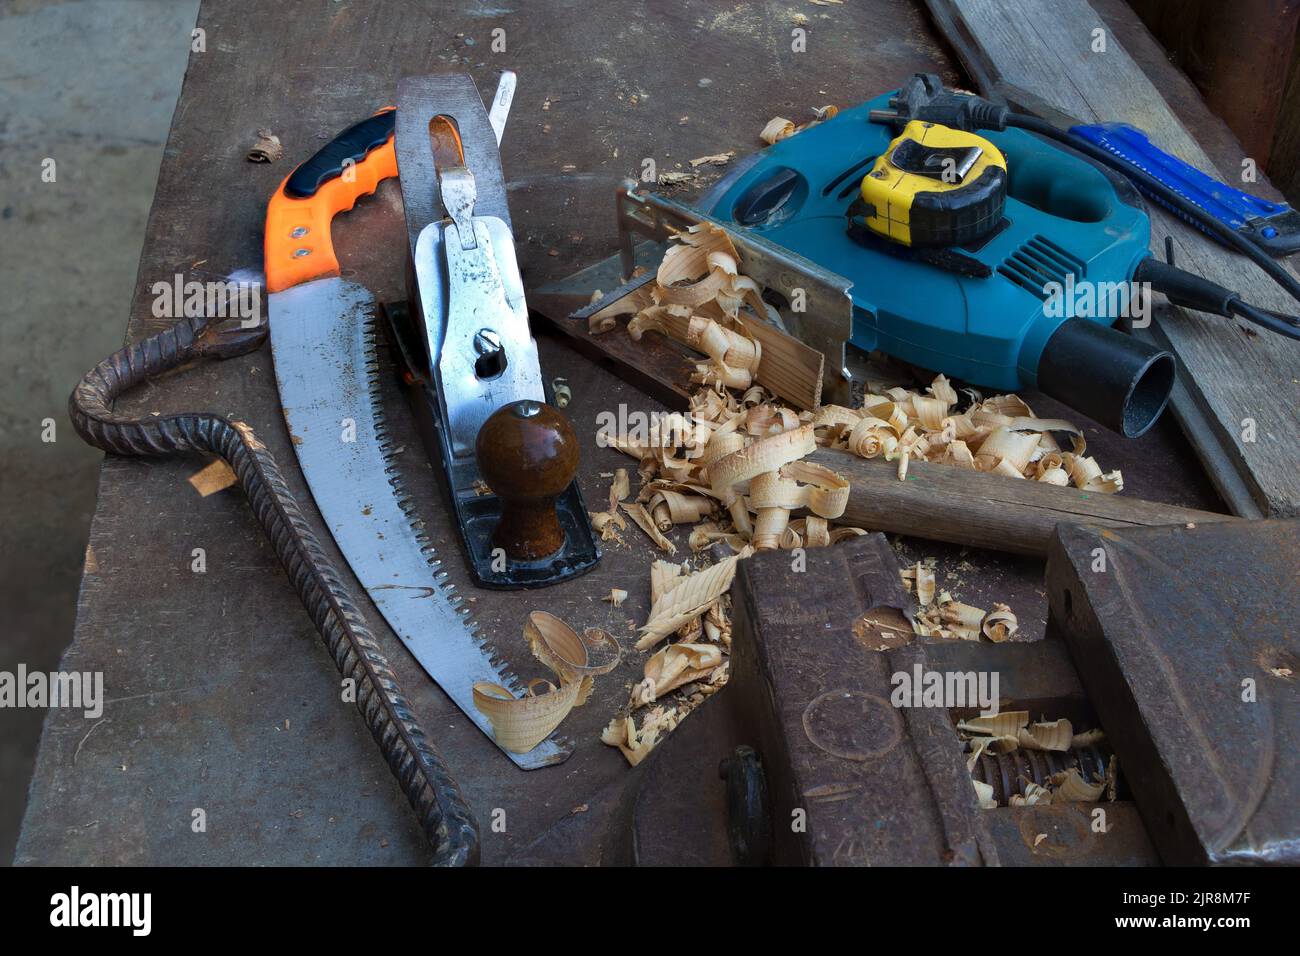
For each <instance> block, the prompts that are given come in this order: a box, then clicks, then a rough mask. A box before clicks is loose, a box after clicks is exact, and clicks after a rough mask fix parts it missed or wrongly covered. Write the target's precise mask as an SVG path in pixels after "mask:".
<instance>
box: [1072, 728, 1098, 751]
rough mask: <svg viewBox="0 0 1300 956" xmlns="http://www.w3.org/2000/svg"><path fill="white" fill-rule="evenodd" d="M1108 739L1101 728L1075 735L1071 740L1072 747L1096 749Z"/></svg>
mask: <svg viewBox="0 0 1300 956" xmlns="http://www.w3.org/2000/svg"><path fill="white" fill-rule="evenodd" d="M1105 739H1106V732H1105V731H1104V730H1102V729H1101V728H1100V727H1098V728H1095V729H1093V730H1085V731H1084V732H1083V733H1081V734H1075V735H1074V737H1073V738H1071V740H1070V746H1071V747H1095V746H1097V744H1099V743H1101V742H1102V741H1103V740H1105Z"/></svg>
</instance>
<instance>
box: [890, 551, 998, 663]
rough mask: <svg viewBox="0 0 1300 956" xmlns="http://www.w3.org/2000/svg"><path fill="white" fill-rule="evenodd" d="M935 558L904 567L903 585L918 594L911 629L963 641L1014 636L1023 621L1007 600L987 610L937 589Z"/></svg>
mask: <svg viewBox="0 0 1300 956" xmlns="http://www.w3.org/2000/svg"><path fill="white" fill-rule="evenodd" d="M935 563H936V562H935V560H934V559H933V558H928V559H926V560H925V561H918V562H916V564H915V565H913V566H912V567H910V568H903V569H902V570H901V572H900V573H901V574H902V577H903V587H904V588H906V589H907V590H908V592H909V593H912V594H914V595H915V596H916V602H917V604H918V605H919V606H920V607H919V610H918V611H917V613H916V615H915V617H914V618H913V620H912V630H913V632H914V633H916V634H919V635H921V636H922V637H940V638H946V639H957V640H963V641H978V640H979V639H980V637H981V635H982V636H983V637H985V638H987V639H988V640H990V641H992V642H993V643H995V644H1001V643H1002V642H1003V641H1005V640H1008V639H1009V638H1011V637H1012V636H1013V635H1014V634H1015V633H1016V631H1017V630H1019V628H1020V622H1019V621H1018V620H1017V618H1016V615H1015V614H1014V613H1013V612H1012V610H1011V608H1010V607H1008V606H1007V605H1005V604H997V603H995V604H994V605H993V610H991V611H985V610H983V609H982V608H978V607H975V606H974V605H971V604H964V603H962V602H961V601H958V600H956V599H955V598H954V597H953V596H952V594H950V593H949V592H948V591H938V592H937V593H936V587H935V576H934V566H935Z"/></svg>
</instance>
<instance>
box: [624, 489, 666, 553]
mask: <svg viewBox="0 0 1300 956" xmlns="http://www.w3.org/2000/svg"><path fill="white" fill-rule="evenodd" d="M619 507H620V508H622V509H623V511H624V512H626V513H627V516H628V517H629V518H631V519H632V523H633V524H635V525H636V526H637V527H638V528H640V529H641V530H642V531H644V532H645V533H646V535H647V536H648V537H649V538H650V540H651V541H653V542H654V543H655V545H656V546H657V547H659V548H660V549H662V550H664V551H667V552H668V553H669V554H676V553H677V545H675V544H673V543H672V542H671V541H669V540H668V539H667V538H665V537H664V535H663V532H662V531H660V530H659V527H658V525H656V524H655V523H654V519H653V518H651V517H650V513H649V512H648V511H646V510H645V505H643V504H641V503H640V502H639V501H624V502H623V503H622V504H621V505H619Z"/></svg>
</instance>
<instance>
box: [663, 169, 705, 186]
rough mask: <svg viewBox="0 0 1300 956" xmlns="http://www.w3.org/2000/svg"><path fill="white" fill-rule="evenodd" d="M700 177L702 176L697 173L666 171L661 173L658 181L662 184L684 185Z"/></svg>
mask: <svg viewBox="0 0 1300 956" xmlns="http://www.w3.org/2000/svg"><path fill="white" fill-rule="evenodd" d="M699 178H700V177H699V176H698V175H697V174H695V173H687V172H680V173H677V172H666V173H660V174H659V176H658V177H657V179H656V182H658V183H659V185H660V186H684V185H686V184H687V183H693V182H695V181H696V180H698V179H699Z"/></svg>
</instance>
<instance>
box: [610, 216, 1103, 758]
mask: <svg viewBox="0 0 1300 956" xmlns="http://www.w3.org/2000/svg"><path fill="white" fill-rule="evenodd" d="M675 238H676V239H677V240H678V244H677V245H674V246H672V247H670V249H669V250H668V252H667V254H666V255H665V257H664V260H663V262H662V263H661V265H660V267H659V270H658V273H657V275H656V281H654V282H651V283H648V284H646V285H644V286H641V287H640V288H638V289H637V290H635V291H634V292H632V293H630V294H629V295H627V296H624V297H623V298H622V299H620V300H619V301H618V302H615V303H612V304H611V305H610V306H608V307H606V308H604V309H602V310H600V311H598V312H596V313H595V314H594V315H592V316H591V318H590V319H589V329H590V331H591V333H592V334H602V333H606V332H609V331H610V330H612V329H613V328H614V327H615V325H616V322H615V319H616V317H617V316H619V315H627V314H631V315H632V316H633V318H632V319H631V321H630V322H629V324H628V332H629V334H630V335H631V336H632V337H633V339H636V340H639V339H640V337H641V335H643V334H645V332H647V331H650V330H653V331H655V332H658V333H659V334H662V335H666V336H668V337H670V338H672V339H674V340H676V341H679V342H682V343H684V344H686V345H688V346H690V347H691V348H694V349H696V350H698V351H700V352H702V353H703V354H704V355H705V356H706V357H707V361H702V362H700V363H699V364H698V365H697V366H696V371H695V374H694V375H693V376H692V381H693V382H694V383H695V384H696V385H697V386H698V388H697V390H696V392H695V393H694V394H693V395H692V396H691V399H690V407H689V411H688V412H687V413H684V414H683V413H672V414H661V415H655V416H652V417H651V418H650V421H649V426H648V427H647V428H645V429H644V430H643V431H642V432H641V433H639V434H638V433H634V432H633V431H630V430H629V431H625V432H621V433H619V434H615V435H603V436H602V439H603V443H604V444H606V445H608V446H612V447H614V448H617V449H618V450H620V451H622V452H624V453H625V454H627V455H629V456H631V457H633V458H635V459H637V461H638V463H639V464H638V475H639V477H640V479H641V484H640V488H639V490H638V492H637V495H636V499H635V500H634V501H627V500H625V499H626V498H627V497H628V496H629V495H630V494H631V487H630V486H631V482H630V480H629V479H628V476H627V473H626V471H625V470H624V469H619V470H618V471H617V472H616V473H615V475H614V481H613V483H612V485H611V488H610V494H609V504H608V508H607V509H606V510H604V511H601V512H593V513H592V514H591V519H592V524H593V527H594V528H595V529H596V530H597V532H598V533H600V535H601V537H602V539H604V540H606V541H621V540H622V539H621V533H622V532H623V531H625V530H627V520H626V519H629V518H630V519H631V521H632V523H634V524H636V525H637V527H638V528H640V529H641V530H642V531H643V532H644V533H645V534H646V536H647V537H649V538H650V539H651V541H653V542H654V544H655V545H656V547H658V548H660V549H661V550H662V551H664V552H667V553H668V554H676V552H677V546H676V544H674V542H673V541H672V540H671V539H670V538H669V537H668V533H670V532H671V531H672V530H673V529H674V528H675V527H676V526H678V525H691V526H692V530H691V532H690V536H689V539H688V543H689V546H690V548H691V550H692V551H694V552H701V551H704V550H705V549H707V548H709V547H710V546H711V545H713V544H714V543H715V542H725V543H726V544H727V545H728V546H729V547H730V548H731V549H732V550H733V551H734V552H736V554H735V555H734V556H733V557H732V558H730V559H728V560H727V561H724V562H721V563H720V564H719V565H715V566H713V568H707V569H705V570H703V571H698V572H696V573H694V574H691V575H683V574H679V573H677V572H674V573H673V575H672V576H671V578H670V579H669V580H671V581H675V580H676V579H677V578H678V577H680V578H681V581H682V582H683V583H682V584H681V585H679V584H675V583H674V584H672V585H671V586H665V583H666V582H665V581H664V580H660V582H659V583H658V585H656V577H655V571H654V570H652V574H651V596H652V604H653V609H652V611H651V616H650V619H649V621H647V623H646V625H645V626H643V627H642V629H641V633H642V637H641V640H640V641H638V644H637V647H638V649H640V650H645V649H648V648H649V647H652V646H654V645H655V644H656V643H658V642H659V641H661V640H663V639H665V638H667V637H669V636H671V635H674V634H675V635H676V637H677V642H676V643H673V644H670V645H669V646H668V647H666V648H665V649H664V650H662V651H660V652H659V653H657V654H656V655H654V656H653V657H652V658H650V660H648V661H647V662H646V665H645V680H644V681H643V682H642V683H641V684H640V685H638V689H637V691H636V692H634V694H633V700H632V702H631V706H630V712H629V713H628V714H627V715H626V716H622V717H618V718H616V719H615V720H614V721H613V722H612V723H611V724H610V725H609V726H608V727H607V728H606V729H605V732H604V733H603V734H602V739H603V740H604V741H605V742H606V743H608V744H610V745H611V746H617V747H619V748H620V750H622V752H623V753H624V755H625V756H626V757H627V759H628V760H629V761H630V762H631V763H633V764H636V763H639V762H640V760H641V759H643V758H644V756H645V755H646V754H647V753H648V752H649V751H650V750H651V749H652V748H653V747H654V745H655V743H656V742H657V741H658V740H659V739H661V738H662V737H663V736H664V735H665V734H667V733H668V732H670V731H671V730H672V729H674V728H675V727H676V726H677V724H678V723H679V722H680V720H681V719H682V718H683V717H684V716H685V715H686V714H687V713H689V711H690V709H692V708H693V707H694V706H697V705H698V703H700V702H701V701H702V700H703V699H704V698H705V697H707V696H708V695H709V694H711V693H713V692H714V691H716V690H717V689H718V688H719V687H721V686H722V685H723V684H724V683H725V682H726V674H727V670H726V662H725V661H724V660H723V655H722V654H718V655H714V654H712V653H711V652H708V645H704V646H703V647H697V646H695V643H696V638H697V637H698V636H699V633H700V630H701V629H702V625H701V626H697V624H698V622H700V621H701V620H709V619H710V615H712V617H711V620H712V624H713V628H714V629H715V630H716V631H718V633H719V634H722V633H724V632H725V634H726V635H727V638H728V640H727V641H726V642H721V643H724V645H725V644H729V635H730V623H729V621H728V619H727V614H726V607H727V603H726V602H727V601H728V598H727V596H726V590H727V588H729V586H730V581H731V576H732V575H734V561H735V559H736V558H738V557H742V556H745V555H748V554H749V553H752V551H755V550H771V549H777V548H783V549H795V548H808V547H825V546H829V545H831V544H834V543H837V542H839V541H842V540H845V539H847V538H851V537H854V536H857V535H862V534H865V533H866V531H864V530H863V529H861V528H855V527H847V526H836V525H835V524H834V523H833V522H834V519H836V518H839V517H840V516H841V515H842V514H843V513H844V509H845V506H846V505H847V502H848V492H849V484H848V481H847V480H846V479H845V478H843V476H841V475H839V474H837V473H836V472H834V471H833V470H831V469H830V468H826V467H825V466H823V465H819V464H814V463H812V462H806V461H803V460H802V459H803V458H804V457H805V456H806V455H807V454H809V453H810V452H812V451H813V450H814V449H815V448H816V447H817V446H819V445H820V446H827V447H833V448H840V449H843V450H846V451H848V452H850V453H852V454H856V455H859V456H861V457H863V458H875V457H881V456H883V457H884V458H885V459H886V460H890V461H893V460H897V461H898V473H899V478H900V480H902V479H904V478H906V474H907V465H908V462H909V461H910V460H912V459H919V460H923V461H933V462H939V463H946V464H951V465H953V466H955V467H964V468H969V469H972V470H977V471H989V472H993V473H997V474H1002V475H1006V476H1013V477H1017V478H1028V479H1033V480H1038V481H1044V482H1048V483H1050V484H1058V485H1064V484H1069V483H1073V484H1075V485H1076V486H1077V487H1080V488H1085V489H1087V490H1090V491H1102V492H1115V491H1119V490H1120V488H1122V486H1123V482H1122V477H1121V475H1120V473H1119V472H1118V471H1115V472H1111V473H1109V474H1103V473H1102V471H1101V469H1100V467H1099V466H1098V465H1097V463H1096V462H1095V461H1094V460H1093V459H1091V458H1088V457H1085V456H1084V454H1083V452H1084V439H1083V435H1082V432H1080V430H1079V429H1077V428H1076V427H1075V426H1073V425H1072V424H1070V423H1069V422H1066V421H1062V420H1049V419H1039V418H1037V417H1035V416H1034V414H1033V412H1032V410H1031V409H1030V408H1029V407H1028V406H1027V405H1026V404H1025V403H1024V402H1023V400H1021V399H1020V398H1018V397H1016V396H1014V395H1000V396H994V397H993V398H989V399H987V400H981V401H979V402H977V403H974V404H972V405H971V406H970V407H969V408H967V409H966V410H965V411H962V412H958V411H957V406H958V404H959V398H958V395H957V392H956V390H955V389H954V388H953V387H952V385H951V384H950V383H949V382H948V380H947V379H946V378H944V376H942V375H939V376H937V377H936V378H935V379H934V380H933V382H932V383H931V385H930V386H929V387H928V388H927V389H926V390H925V392H924V393H921V392H919V391H912V390H908V389H903V388H888V389H884V390H883V391H881V392H879V393H872V394H868V395H867V397H866V399H865V401H864V404H863V407H862V408H861V409H852V408H847V407H844V406H838V405H828V406H821V405H820V404H817V403H816V402H810V403H808V405H807V406H806V407H805V406H801V405H799V404H798V403H796V402H794V401H792V400H791V396H795V395H803V394H812V395H818V394H820V382H819V381H818V380H817V377H818V376H819V374H820V373H819V372H815V373H814V372H810V369H809V367H808V366H806V365H801V364H800V363H799V362H798V360H797V359H798V356H799V354H800V353H799V349H800V348H802V346H801V344H800V343H798V342H797V341H796V340H794V339H792V338H790V337H789V336H785V335H784V333H779V332H776V330H775V327H778V326H779V325H780V318H779V316H777V315H773V310H772V309H771V308H770V306H768V305H767V304H766V303H765V302H763V300H762V298H761V289H760V288H759V286H758V284H757V283H756V282H754V280H753V279H751V278H749V277H748V276H745V275H743V274H742V273H741V271H740V269H739V262H740V257H739V254H738V253H737V251H736V249H735V246H734V244H733V243H732V242H731V239H730V237H729V236H728V235H727V233H726V232H725V230H723V229H720V228H718V227H715V226H712V225H709V224H703V223H702V224H699V225H697V226H693V227H691V228H690V229H689V230H687V231H686V232H682V233H678V234H677V235H676V237H675ZM760 324H761V325H763V326H765V327H766V328H765V330H764V332H763V340H764V341H766V342H767V343H768V350H767V355H768V358H769V359H771V357H772V354H776V355H777V359H776V360H774V361H775V364H773V363H772V362H769V364H768V365H767V366H764V364H763V362H764V355H765V352H764V348H763V345H762V342H760V340H759V338H760V337H759V336H758V335H757V334H756V333H755V330H756V328H758V326H759V325H760ZM787 343H788V344H789V348H786V347H785V346H786V344H787ZM775 347H780V349H781V350H780V351H779V352H776V351H775ZM765 373H766V377H765ZM1054 433H1061V434H1065V435H1068V436H1069V438H1070V441H1071V446H1072V447H1071V450H1070V451H1068V452H1066V451H1063V450H1062V449H1061V447H1060V446H1059V445H1058V444H1057V442H1056V439H1055V438H1054V437H1053V434H1054ZM796 511H798V512H800V517H798V518H794V517H792V514H793V513H794V512H796ZM728 563H730V564H731V567H730V569H729V570H727V571H725V572H721V573H719V572H716V571H715V569H716V568H719V567H722V566H724V565H726V564H728ZM661 565H666V566H668V567H674V568H678V569H681V567H682V566H680V565H672V564H670V563H668V562H663V561H660V562H656V567H659V566H661ZM705 578H708V581H707V582H705V583H707V584H709V588H707V589H705V590H703V591H700V589H699V588H698V587H696V585H693V586H692V588H684V583H685V582H689V581H692V580H696V584H697V585H698V584H699V583H700V582H701V581H703V580H704V579H705ZM719 585H720V587H719ZM930 585H931V594H932V592H933V576H932V575H931V580H930ZM679 586H681V587H683V590H682V591H681V592H680V593H679V594H677V595H676V599H675V600H671V599H670V598H672V594H671V592H672V591H674V590H676V588H677V587H679ZM697 591H699V592H700V593H696V592H697ZM703 593H707V595H708V596H707V598H701V594H703ZM920 593H921V592H920V590H919V588H918V594H920ZM661 604H662V606H661ZM922 605H923V611H922V614H921V615H920V616H919V620H918V624H917V625H916V626H917V628H918V633H923V634H935V635H937V636H941V637H947V636H954V637H963V638H965V637H968V636H969V634H970V632H971V629H972V627H973V628H974V639H978V637H979V635H980V634H981V633H983V634H985V635H986V636H987V637H988V638H989V639H990V640H994V641H999V640H1005V639H1006V638H1008V637H1010V636H1011V635H1012V634H1013V633H1014V632H1015V629H1016V619H1015V615H1014V614H1012V613H1011V612H1010V610H1009V608H1007V607H1006V606H1005V605H995V606H994V610H993V611H992V612H989V613H985V612H984V611H982V610H980V609H978V608H969V609H968V608H967V606H966V605H963V604H960V602H955V601H952V600H951V598H950V596H948V595H947V594H946V592H945V593H944V594H943V595H941V599H940V600H939V601H937V602H932V599H930V598H927V599H926V600H924V601H923V602H922ZM975 614H977V615H978V617H976V618H974V619H973V622H972V618H973V615H975ZM670 625H671V626H670ZM716 640H717V641H719V642H720V638H719V639H716ZM683 674H689V675H690V676H688V677H684V678H682V677H681V675H683ZM665 675H667V676H665ZM679 678H681V679H680V680H678V679H679ZM674 682H677V683H674ZM683 684H686V685H688V686H689V687H690V688H691V691H692V693H691V694H689V695H687V697H686V699H685V700H684V702H683V703H682V704H681V705H679V706H666V705H663V704H660V705H659V706H655V707H654V708H652V709H651V710H650V711H649V712H648V714H647V715H646V716H645V717H644V718H643V721H642V723H641V725H640V726H638V725H637V724H636V722H635V719H634V712H635V710H636V709H637V708H639V707H640V706H643V705H645V704H651V703H657V702H658V701H659V698H660V697H661V695H662V694H663V693H666V692H669V691H671V690H673V689H675V687H677V686H681V685H683ZM669 685H672V686H669ZM692 701H693V703H692Z"/></svg>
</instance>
